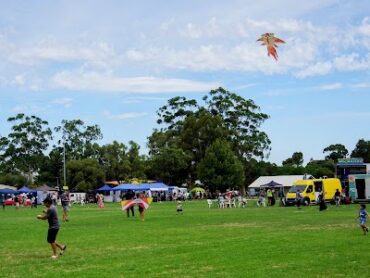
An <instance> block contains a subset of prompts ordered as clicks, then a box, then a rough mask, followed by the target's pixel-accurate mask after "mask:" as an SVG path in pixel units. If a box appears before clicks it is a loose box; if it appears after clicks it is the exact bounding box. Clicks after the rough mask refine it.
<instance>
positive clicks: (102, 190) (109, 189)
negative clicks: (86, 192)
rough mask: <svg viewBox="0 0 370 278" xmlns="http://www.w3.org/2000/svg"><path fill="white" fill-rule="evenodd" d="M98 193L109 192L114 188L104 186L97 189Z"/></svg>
mask: <svg viewBox="0 0 370 278" xmlns="http://www.w3.org/2000/svg"><path fill="white" fill-rule="evenodd" d="M96 191H97V192H109V191H112V187H110V186H109V185H106V184H105V185H103V186H102V187H100V188H98V189H96Z"/></svg>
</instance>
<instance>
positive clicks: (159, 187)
mask: <svg viewBox="0 0 370 278" xmlns="http://www.w3.org/2000/svg"><path fill="white" fill-rule="evenodd" d="M146 185H148V186H149V189H150V190H151V191H168V190H170V187H169V186H168V185H166V184H164V183H163V182H154V183H147V184H146Z"/></svg>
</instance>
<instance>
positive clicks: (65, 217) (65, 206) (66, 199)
mask: <svg viewBox="0 0 370 278" xmlns="http://www.w3.org/2000/svg"><path fill="white" fill-rule="evenodd" d="M60 201H61V203H62V207H63V222H68V211H69V194H68V191H65V192H63V194H62V195H61V196H60Z"/></svg>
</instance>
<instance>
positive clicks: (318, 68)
mask: <svg viewBox="0 0 370 278" xmlns="http://www.w3.org/2000/svg"><path fill="white" fill-rule="evenodd" d="M332 68H333V66H332V64H331V63H330V62H318V63H316V64H314V65H311V66H308V67H306V68H304V69H302V70H299V71H298V72H297V73H296V74H295V75H296V76H297V77H299V78H305V77H309V76H316V75H325V74H328V73H329V72H330V71H331V70H332Z"/></svg>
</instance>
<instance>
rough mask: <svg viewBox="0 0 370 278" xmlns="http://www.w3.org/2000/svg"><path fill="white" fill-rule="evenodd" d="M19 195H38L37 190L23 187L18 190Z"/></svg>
mask: <svg viewBox="0 0 370 278" xmlns="http://www.w3.org/2000/svg"><path fill="white" fill-rule="evenodd" d="M17 192H18V193H26V194H28V193H37V191H36V190H33V189H29V188H28V187H27V186H23V187H22V188H20V189H18V190H17Z"/></svg>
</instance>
